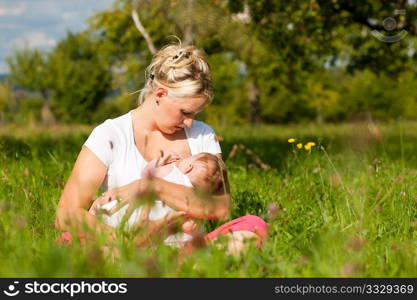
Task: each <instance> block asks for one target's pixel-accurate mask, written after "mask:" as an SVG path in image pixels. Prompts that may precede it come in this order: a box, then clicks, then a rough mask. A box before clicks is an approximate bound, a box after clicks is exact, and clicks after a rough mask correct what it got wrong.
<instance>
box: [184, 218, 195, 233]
mask: <svg viewBox="0 0 417 300" xmlns="http://www.w3.org/2000/svg"><path fill="white" fill-rule="evenodd" d="M196 230H197V223H196V222H195V221H193V220H188V221H186V222H185V223H184V224H182V231H184V232H185V233H188V234H192V233H193V232H195V231H196Z"/></svg>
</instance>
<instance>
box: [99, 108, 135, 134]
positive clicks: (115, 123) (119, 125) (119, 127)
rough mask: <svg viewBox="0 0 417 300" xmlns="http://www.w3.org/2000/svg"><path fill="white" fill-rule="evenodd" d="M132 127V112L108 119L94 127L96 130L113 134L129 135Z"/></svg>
mask: <svg viewBox="0 0 417 300" xmlns="http://www.w3.org/2000/svg"><path fill="white" fill-rule="evenodd" d="M130 127H131V116H130V112H128V113H126V114H124V115H121V116H119V117H116V118H113V119H107V120H105V121H104V122H102V123H101V124H99V125H97V126H96V127H95V128H94V131H104V132H106V133H107V134H113V135H118V136H120V135H122V136H125V135H128V133H129V132H130Z"/></svg>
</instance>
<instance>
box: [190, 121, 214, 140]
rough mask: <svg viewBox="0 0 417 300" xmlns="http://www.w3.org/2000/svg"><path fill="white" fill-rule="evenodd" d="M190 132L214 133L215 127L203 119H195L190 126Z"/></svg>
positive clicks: (195, 133)
mask: <svg viewBox="0 0 417 300" xmlns="http://www.w3.org/2000/svg"><path fill="white" fill-rule="evenodd" d="M190 133H191V134H192V135H194V136H195V135H207V134H213V133H214V129H213V128H212V127H211V126H210V125H208V124H206V123H204V122H202V121H197V120H194V121H193V125H192V126H191V128H190Z"/></svg>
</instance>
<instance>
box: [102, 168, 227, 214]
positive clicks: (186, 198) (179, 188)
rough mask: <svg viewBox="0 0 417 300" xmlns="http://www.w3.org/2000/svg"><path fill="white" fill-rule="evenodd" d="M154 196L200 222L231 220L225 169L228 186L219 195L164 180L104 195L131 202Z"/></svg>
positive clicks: (136, 183)
mask: <svg viewBox="0 0 417 300" xmlns="http://www.w3.org/2000/svg"><path fill="white" fill-rule="evenodd" d="M152 193H155V194H156V197H157V198H158V199H160V200H162V201H164V202H165V203H166V204H167V205H169V206H170V207H172V208H174V209H176V210H178V211H184V212H186V213H187V214H188V215H189V216H190V217H193V218H198V219H219V220H227V219H228V218H229V216H230V203H231V201H230V192H229V183H228V180H227V172H226V171H225V170H224V184H223V187H222V189H221V190H220V191H218V192H217V193H216V194H215V195H206V194H202V193H198V192H196V191H195V189H194V188H191V187H186V186H183V185H179V184H175V183H171V182H168V181H165V180H163V179H161V178H156V177H154V178H152V179H141V180H136V181H134V182H132V183H129V184H127V185H125V186H122V187H118V188H115V189H112V190H109V191H107V192H106V193H104V195H105V196H108V197H109V200H111V199H123V202H125V203H129V202H132V201H133V202H134V201H138V200H139V201H140V199H141V198H148V197H149V195H151V194H152Z"/></svg>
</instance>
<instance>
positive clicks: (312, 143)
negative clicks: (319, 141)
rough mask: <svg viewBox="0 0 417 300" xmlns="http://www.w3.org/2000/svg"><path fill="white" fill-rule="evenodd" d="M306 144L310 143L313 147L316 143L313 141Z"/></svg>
mask: <svg viewBox="0 0 417 300" xmlns="http://www.w3.org/2000/svg"><path fill="white" fill-rule="evenodd" d="M307 145H310V146H311V147H314V146H315V145H316V143H314V142H308V143H307Z"/></svg>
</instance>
